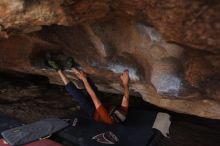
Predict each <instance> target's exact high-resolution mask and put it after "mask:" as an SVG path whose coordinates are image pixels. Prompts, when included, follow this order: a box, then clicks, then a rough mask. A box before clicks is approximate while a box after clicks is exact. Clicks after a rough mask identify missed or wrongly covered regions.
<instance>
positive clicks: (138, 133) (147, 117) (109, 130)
mask: <svg viewBox="0 0 220 146" xmlns="http://www.w3.org/2000/svg"><path fill="white" fill-rule="evenodd" d="M156 117H157V112H153V111H143V110H130V111H129V113H128V116H127V119H126V121H125V123H123V124H118V125H107V124H104V123H101V122H97V121H94V120H93V119H90V118H88V117H86V116H83V115H80V114H77V113H74V114H72V115H70V116H68V117H66V120H67V121H68V122H69V123H70V126H68V127H67V128H65V129H64V130H62V131H60V132H58V133H56V134H55V136H56V137H57V138H59V139H61V140H64V141H68V142H69V143H71V144H73V145H83V146H104V145H106V144H113V145H115V146H125V145H126V146H146V145H148V146H154V145H156V144H157V143H158V142H159V140H160V138H161V137H162V134H161V132H160V131H159V130H158V129H154V128H152V126H153V124H154V122H155V119H156Z"/></svg>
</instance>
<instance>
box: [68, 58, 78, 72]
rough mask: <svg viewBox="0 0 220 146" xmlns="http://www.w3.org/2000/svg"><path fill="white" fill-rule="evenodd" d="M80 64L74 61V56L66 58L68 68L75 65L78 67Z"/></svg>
mask: <svg viewBox="0 0 220 146" xmlns="http://www.w3.org/2000/svg"><path fill="white" fill-rule="evenodd" d="M78 66H79V65H78V64H77V63H76V62H75V61H74V59H73V58H72V57H69V58H67V60H66V68H67V69H72V68H73V67H78Z"/></svg>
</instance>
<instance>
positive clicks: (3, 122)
mask: <svg viewBox="0 0 220 146" xmlns="http://www.w3.org/2000/svg"><path fill="white" fill-rule="evenodd" d="M22 124H23V123H22V122H19V121H18V120H16V119H14V118H12V117H10V116H7V115H5V114H3V113H0V133H1V132H3V131H5V130H7V129H11V128H14V127H18V126H21V125H22ZM0 138H2V136H1V135H0Z"/></svg>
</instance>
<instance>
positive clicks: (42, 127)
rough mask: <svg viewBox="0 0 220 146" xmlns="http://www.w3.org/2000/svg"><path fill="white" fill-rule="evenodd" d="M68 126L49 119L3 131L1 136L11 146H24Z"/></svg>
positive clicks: (59, 121) (54, 119)
mask: <svg viewBox="0 0 220 146" xmlns="http://www.w3.org/2000/svg"><path fill="white" fill-rule="evenodd" d="M67 126H68V123H66V122H65V121H63V120H61V119H58V118H48V119H43V120H40V121H37V122H34V123H31V124H27V125H23V126H20V127H16V128H12V129H9V130H6V131H3V132H2V133H1V135H2V137H3V138H4V139H5V141H6V142H7V143H8V144H10V145H23V144H27V143H30V142H32V141H35V140H38V139H40V138H43V137H45V136H48V135H51V134H53V133H54V132H57V131H59V130H61V129H63V128H65V127H67Z"/></svg>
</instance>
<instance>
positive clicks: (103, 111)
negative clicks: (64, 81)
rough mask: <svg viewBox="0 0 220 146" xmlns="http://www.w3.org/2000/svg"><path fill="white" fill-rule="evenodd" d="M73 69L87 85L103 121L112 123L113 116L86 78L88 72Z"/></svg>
mask: <svg viewBox="0 0 220 146" xmlns="http://www.w3.org/2000/svg"><path fill="white" fill-rule="evenodd" d="M73 71H74V73H75V74H76V75H77V76H78V77H79V79H81V80H82V81H83V83H84V86H85V88H86V90H87V92H88V93H89V95H90V97H91V98H92V101H93V103H94V105H95V108H96V111H97V112H98V114H99V115H100V117H101V119H102V121H103V122H105V123H107V124H112V119H111V116H110V115H109V114H108V112H107V110H106V109H105V108H104V107H103V106H102V103H101V101H100V100H99V98H98V97H97V95H96V93H95V92H94V90H93V89H92V87H91V85H90V84H89V82H88V80H87V78H86V74H85V73H84V72H82V71H78V70H76V69H73Z"/></svg>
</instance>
